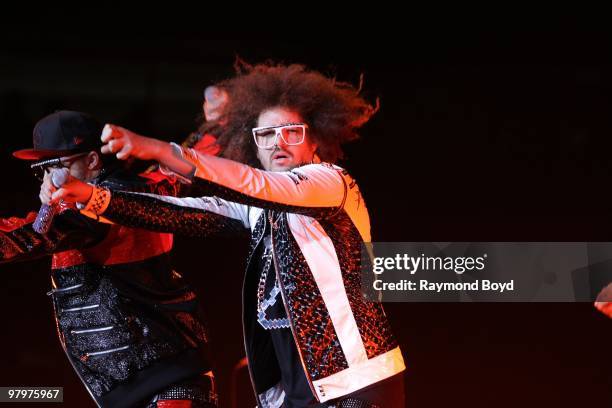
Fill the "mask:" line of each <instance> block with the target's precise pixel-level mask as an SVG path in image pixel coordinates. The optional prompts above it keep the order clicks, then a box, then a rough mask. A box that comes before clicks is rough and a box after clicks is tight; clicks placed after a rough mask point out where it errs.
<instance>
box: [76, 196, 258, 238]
mask: <svg viewBox="0 0 612 408" xmlns="http://www.w3.org/2000/svg"><path fill="white" fill-rule="evenodd" d="M96 189H98V190H99V189H100V187H96ZM107 191H108V192H109V194H108V195H107V197H108V198H107V199H105V201H107V202H106V203H105V204H104V205H103V210H102V211H99V212H97V213H98V214H99V215H100V216H101V217H103V218H104V219H105V220H107V221H110V222H112V223H116V224H121V225H125V226H128V227H135V228H144V229H147V230H150V231H158V232H169V233H174V234H179V235H186V236H193V237H208V236H211V235H216V234H227V235H235V234H236V233H243V232H247V231H248V228H249V219H248V208H247V207H246V206H243V205H241V204H237V203H233V202H230V201H227V200H222V199H220V198H217V197H198V198H193V197H184V198H179V197H171V196H160V195H155V194H147V193H133V192H127V191H116V190H115V191H109V190H107ZM95 195H96V193H94V196H95ZM92 200H94V198H93V197H92ZM88 206H89V204H88ZM84 213H85V214H88V215H90V216H91V214H90V213H89V212H88V211H87V207H86V208H85V210H84Z"/></svg>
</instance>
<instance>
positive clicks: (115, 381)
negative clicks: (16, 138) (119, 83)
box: [0, 111, 216, 407]
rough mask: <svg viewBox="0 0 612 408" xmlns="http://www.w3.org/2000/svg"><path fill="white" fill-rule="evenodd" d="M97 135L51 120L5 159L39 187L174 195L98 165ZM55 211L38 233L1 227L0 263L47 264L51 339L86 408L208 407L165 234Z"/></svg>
mask: <svg viewBox="0 0 612 408" xmlns="http://www.w3.org/2000/svg"><path fill="white" fill-rule="evenodd" d="M101 132H102V125H101V124H100V123H98V122H97V121H96V120H95V119H94V118H92V117H91V116H89V115H87V114H84V113H80V112H72V111H60V112H56V113H54V114H51V115H49V116H47V117H45V118H43V119H42V120H40V121H39V122H38V123H37V124H36V127H35V128H34V135H33V141H34V147H33V148H32V149H24V150H20V151H17V152H15V153H14V156H15V157H17V158H19V159H23V160H30V161H35V162H34V163H33V164H32V165H31V167H32V169H33V170H34V171H35V173H36V174H38V175H39V176H41V177H44V178H46V179H47V182H49V180H51V179H53V180H55V178H53V177H52V175H53V173H56V172H69V173H70V175H71V176H73V177H76V178H78V179H80V180H83V181H85V182H89V183H93V184H96V185H101V186H108V187H112V188H117V189H121V190H129V191H135V192H145V193H146V192H149V193H156V194H170V195H173V194H176V185H175V183H174V182H173V181H172V180H171V179H169V178H168V177H166V176H163V175H161V174H160V173H148V174H145V175H141V176H139V175H135V174H133V173H130V172H129V171H128V170H126V168H125V167H124V166H123V165H122V164H120V162H119V161H118V160H116V159H115V158H110V159H109V157H108V156H102V155H101V154H100V151H99V148H100V144H101V142H100V134H101ZM62 168H64V169H67V170H63V169H62ZM43 194H44V193H41V198H44V197H42V195H43ZM43 201H44V200H43ZM55 210H56V212H57V215H56V216H55V217H54V219H53V221H52V224H51V226H50V228H49V230H48V232H46V233H38V232H36V231H35V230H34V228H33V225H32V221H33V217H28V218H27V219H23V220H16V219H15V218H12V219H10V220H2V222H1V223H0V263H6V262H13V261H17V260H27V259H32V258H35V257H38V256H42V255H46V254H52V255H53V256H52V270H51V286H52V289H51V291H50V292H49V293H48V294H49V296H51V298H52V301H53V307H54V311H55V319H56V322H57V327H58V329H59V330H58V334H59V339H60V342H61V345H62V347H63V349H64V351H65V352H66V355H67V357H68V359H69V361H70V363H71V364H72V366H73V367H74V369H75V371H76V373H77V374H78V376H79V377H80V379H81V380H82V382H83V383H84V385H85V386H86V388H87V390H88V391H89V393H90V395H91V396H92V398H93V399H94V401H95V402H96V404H98V405H99V406H104V407H106V406H108V407H132V406H146V407H156V406H159V407H162V406H163V407H172V406H179V405H180V406H181V407H184V406H193V407H213V406H216V395H215V393H214V385H213V379H212V372H211V368H210V362H209V358H208V352H207V350H208V346H207V334H206V330H205V327H204V325H203V323H202V319H201V317H200V313H199V308H198V301H197V297H196V295H195V293H194V292H193V291H192V290H191V289H190V288H189V286H188V285H187V284H186V283H185V281H184V280H183V278H182V277H181V275H179V274H178V273H176V272H175V271H173V270H172V268H171V266H170V262H169V255H168V254H169V251H170V249H171V248H172V235H170V234H160V233H152V232H147V231H144V230H140V229H134V228H127V227H123V226H119V225H113V224H100V223H97V222H92V221H91V220H89V219H87V218H86V217H84V216H82V215H81V214H79V213H78V211H76V209H75V208H72V207H70V206H69V205H67V204H61V205H60V206H59V208H57V209H55ZM175 404H176V405H175Z"/></svg>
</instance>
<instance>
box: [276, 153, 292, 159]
mask: <svg viewBox="0 0 612 408" xmlns="http://www.w3.org/2000/svg"><path fill="white" fill-rule="evenodd" d="M289 158H291V155H290V154H288V153H285V152H276V153H274V154H273V155H272V160H284V159H289Z"/></svg>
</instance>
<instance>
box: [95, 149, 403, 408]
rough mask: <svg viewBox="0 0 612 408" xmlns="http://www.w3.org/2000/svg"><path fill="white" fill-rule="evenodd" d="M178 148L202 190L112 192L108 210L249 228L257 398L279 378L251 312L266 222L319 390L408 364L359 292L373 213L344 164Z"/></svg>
mask: <svg viewBox="0 0 612 408" xmlns="http://www.w3.org/2000/svg"><path fill="white" fill-rule="evenodd" d="M181 153H182V155H183V158H184V159H185V160H187V161H189V162H190V163H192V164H193V166H194V177H193V178H192V186H191V187H192V192H196V191H197V192H198V194H202V197H199V198H175V197H161V196H156V195H147V194H145V195H143V194H132V193H125V192H112V193H110V194H109V193H108V192H107V193H105V194H106V197H107V199H106V202H105V203H104V205H103V206H102V210H101V212H102V216H103V217H106V218H108V219H110V220H112V221H113V222H119V223H122V224H125V225H131V226H137V227H142V228H146V229H150V230H156V231H167V232H175V233H182V234H188V235H196V236H208V235H211V234H214V233H216V232H236V231H241V230H245V229H246V230H250V232H251V253H250V255H249V261H248V267H247V272H246V275H245V280H244V286H243V299H244V302H243V312H244V313H243V317H244V322H243V323H244V337H245V348H246V353H247V357H248V360H249V369H250V373H251V379H252V381H253V385H254V388H255V390H256V394H257V397H258V403H259V404H260V406H264V407H268V406H277V405H275V404H276V403H275V401H277V400H278V398H279V397H280V398H282V390H281V389H279V385H278V384H273V383H270V381H269V379H270V375H269V371H270V370H274V369H275V367H274V363H272V362H271V361H270V359H269V358H266V353H263V352H262V345H261V344H260V342H259V339H260V336H259V333H258V325H257V324H256V319H255V318H254V308H255V293H256V287H255V286H256V282H257V277H253V274H254V271H253V269H254V268H253V267H252V266H251V263H252V262H251V261H252V260H251V257H252V256H253V253H254V252H255V251H256V249H257V247H258V246H259V245H261V244H262V243H261V241H262V237H263V235H264V231H265V230H266V224H268V223H270V227H271V237H272V249H273V259H274V262H273V263H274V268H275V271H276V274H277V278H278V280H279V282H280V288H281V294H282V298H283V303H284V306H285V309H286V311H287V315H288V318H289V321H290V326H291V331H292V333H293V337H294V340H295V343H296V346H297V349H298V352H299V355H300V358H301V361H302V364H303V368H304V372H305V374H306V377H307V379H308V381H309V384H310V386H311V388H312V391H313V394H314V395H315V396H316V398H317V399H318V400H319V401H321V402H325V401H328V400H331V399H335V398H338V397H341V396H344V395H347V394H349V393H351V392H353V391H356V390H358V389H361V388H363V387H366V386H368V385H371V384H373V383H376V382H378V381H381V380H384V379H386V378H388V377H390V376H392V375H394V374H397V373H399V372H401V371H403V370H404V369H405V367H404V362H403V358H402V355H401V352H400V349H399V347H398V344H397V342H396V340H395V338H394V336H393V335H392V333H391V330H390V327H389V324H388V322H387V319H386V317H385V314H384V311H383V308H382V306H381V304H380V303H374V302H369V301H367V300H366V299H365V298H364V296H363V294H362V292H361V262H362V258H361V245H362V243H363V242H370V222H369V216H368V211H367V208H366V206H365V203H364V200H363V198H362V196H361V194H360V193H359V188H358V186H357V184H356V182H355V181H354V180H353V179H352V178H351V177H350V176H349V175H348V174H347V172H346V171H344V170H343V169H341V168H339V167H337V166H334V165H331V164H324V163H321V164H309V165H305V166H302V167H298V168H295V169H293V170H291V171H287V172H267V171H263V170H259V169H255V168H252V167H248V166H245V165H243V164H239V163H236V162H233V161H229V160H226V159H222V158H218V157H213V156H208V155H201V154H198V153H196V152H195V151H193V150H191V149H186V148H182V149H181ZM102 193H103V192H100V194H102ZM227 255H228V256H231V254H227ZM259 330H261V329H259Z"/></svg>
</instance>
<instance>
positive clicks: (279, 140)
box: [274, 133, 287, 147]
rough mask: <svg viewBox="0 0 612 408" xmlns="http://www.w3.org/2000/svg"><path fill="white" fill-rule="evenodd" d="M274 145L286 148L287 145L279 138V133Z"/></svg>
mask: <svg viewBox="0 0 612 408" xmlns="http://www.w3.org/2000/svg"><path fill="white" fill-rule="evenodd" d="M274 145H275V146H278V147H285V146H287V143H286V142H285V139H283V137H282V136H281V134H280V133H279V134H278V135H277V136H276V143H275V144H274Z"/></svg>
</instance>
